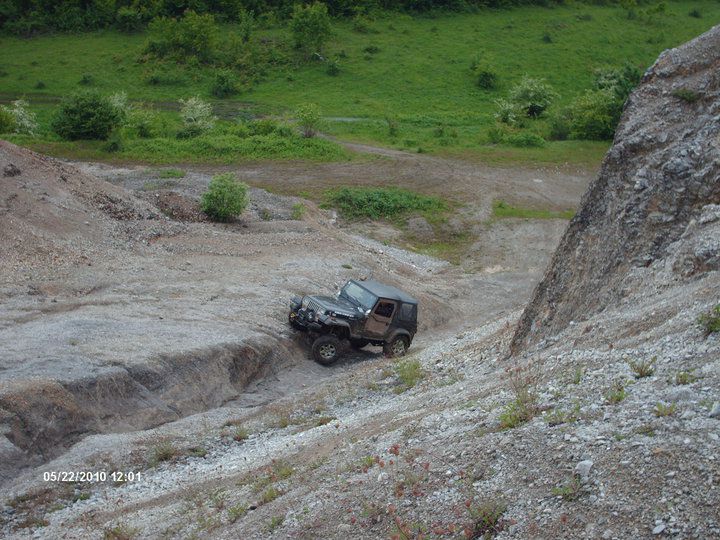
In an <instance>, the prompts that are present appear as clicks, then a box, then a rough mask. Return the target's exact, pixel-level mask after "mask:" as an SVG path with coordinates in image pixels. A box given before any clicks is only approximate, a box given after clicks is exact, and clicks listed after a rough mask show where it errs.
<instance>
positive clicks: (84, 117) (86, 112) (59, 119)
mask: <svg viewBox="0 0 720 540" xmlns="http://www.w3.org/2000/svg"><path fill="white" fill-rule="evenodd" d="M124 119H125V111H124V110H121V109H119V108H118V107H117V106H116V105H115V104H114V103H113V102H112V101H111V99H110V98H108V97H105V96H102V95H100V94H98V93H96V92H79V93H76V94H73V95H71V96H70V97H68V98H66V99H65V100H64V101H63V102H62V104H61V105H60V109H59V110H58V111H57V113H56V114H55V117H54V118H53V120H52V124H51V127H52V130H53V131H54V132H55V133H57V134H58V135H59V136H60V137H61V138H63V139H65V140H71V141H74V140H79V139H100V140H105V139H107V138H108V137H109V136H110V133H112V131H113V130H114V129H117V128H119V127H120V126H121V124H122V123H123V121H124Z"/></svg>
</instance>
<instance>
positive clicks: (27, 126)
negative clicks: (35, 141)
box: [0, 99, 38, 135]
mask: <svg viewBox="0 0 720 540" xmlns="http://www.w3.org/2000/svg"><path fill="white" fill-rule="evenodd" d="M29 106H30V104H29V103H28V102H27V101H25V100H23V99H17V100H15V101H13V102H12V107H5V106H0V111H1V112H4V113H5V114H7V115H9V116H10V117H12V126H9V125H8V121H7V120H5V121H3V120H0V133H2V129H3V128H4V129H8V128H11V129H9V131H12V132H15V133H21V134H23V135H33V134H34V133H35V130H36V129H37V126H38V125H37V120H36V118H35V114H34V113H32V112H30V111H29V110H28V107H29ZM3 124H5V126H4V127H3Z"/></svg>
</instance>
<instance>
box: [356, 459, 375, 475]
mask: <svg viewBox="0 0 720 540" xmlns="http://www.w3.org/2000/svg"><path fill="white" fill-rule="evenodd" d="M373 465H375V458H374V457H373V456H365V457H364V458H362V459H361V460H360V463H359V464H358V468H359V469H360V470H361V471H362V472H367V471H368V469H371V468H372V466H373Z"/></svg>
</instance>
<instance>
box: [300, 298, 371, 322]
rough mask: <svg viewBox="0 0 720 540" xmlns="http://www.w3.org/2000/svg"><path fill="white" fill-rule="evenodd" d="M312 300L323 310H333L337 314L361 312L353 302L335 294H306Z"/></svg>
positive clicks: (354, 314)
mask: <svg viewBox="0 0 720 540" xmlns="http://www.w3.org/2000/svg"><path fill="white" fill-rule="evenodd" d="M307 298H308V299H310V300H311V301H312V302H314V303H316V304H318V305H319V306H320V308H321V309H323V310H325V311H334V312H335V313H337V314H339V315H345V316H348V317H349V316H351V315H352V316H358V315H361V314H362V311H360V310H359V309H358V308H357V307H356V306H355V304H353V303H352V302H350V301H349V300H346V299H345V298H342V297H335V296H308V297H307Z"/></svg>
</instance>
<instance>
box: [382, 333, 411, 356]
mask: <svg viewBox="0 0 720 540" xmlns="http://www.w3.org/2000/svg"><path fill="white" fill-rule="evenodd" d="M408 347H410V340H408V338H407V337H406V336H395V337H394V338H392V339H391V340H390V341H388V342H387V343H385V345H383V353H385V356H387V357H388V358H394V357H396V356H405V353H406V352H407V350H408Z"/></svg>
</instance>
